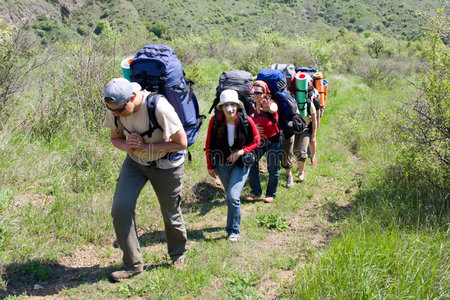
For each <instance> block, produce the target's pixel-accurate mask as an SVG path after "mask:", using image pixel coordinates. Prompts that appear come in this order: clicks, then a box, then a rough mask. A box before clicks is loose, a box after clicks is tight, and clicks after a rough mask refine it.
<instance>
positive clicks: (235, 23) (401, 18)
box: [0, 0, 442, 40]
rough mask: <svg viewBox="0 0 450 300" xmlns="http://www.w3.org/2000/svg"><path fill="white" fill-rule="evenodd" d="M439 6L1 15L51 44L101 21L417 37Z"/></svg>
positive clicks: (392, 1)
mask: <svg viewBox="0 0 450 300" xmlns="http://www.w3.org/2000/svg"><path fill="white" fill-rule="evenodd" d="M440 5H442V4H441V2H440V1H438V0H431V1H426V2H425V1H422V2H420V1H416V0H407V1H398V0H383V1H364V2H360V1H356V0H334V1H325V0H318V1H315V2H309V1H306V0H278V1H268V0H258V1H215V0H202V1H198V0H185V1H178V0H164V1H163V0H141V1H136V0H134V1H128V0H118V1H106V0H100V1H95V0H35V1H30V0H5V1H4V2H3V1H2V2H1V3H0V17H2V19H3V21H6V22H13V23H16V22H18V21H20V20H23V19H30V21H31V24H32V25H33V26H32V28H33V30H34V31H35V32H36V33H37V34H38V35H40V36H41V37H46V38H48V39H51V40H55V39H63V40H64V39H71V38H76V37H81V36H82V35H84V34H86V33H87V32H89V31H93V30H94V29H95V28H96V26H97V25H98V23H99V21H100V20H103V22H105V21H107V22H108V24H115V25H116V26H118V27H119V28H123V29H127V28H128V29H131V30H132V31H133V30H134V29H135V28H136V27H141V28H142V26H146V27H147V28H148V29H149V30H152V31H153V32H156V33H157V35H158V33H159V34H160V35H165V36H166V37H168V36H170V35H182V34H187V33H190V32H193V33H196V34H201V33H205V32H211V31H212V30H219V31H222V32H223V34H227V35H233V36H235V37H239V38H243V39H249V38H251V37H252V35H253V34H254V33H255V32H259V31H261V30H264V31H279V32H284V33H286V34H294V33H295V34H300V35H303V34H307V33H308V32H311V31H312V30H313V29H314V27H316V25H321V24H322V26H323V25H325V28H326V30H337V29H347V30H350V31H355V32H363V31H365V30H371V31H375V32H379V33H382V34H385V35H389V36H395V37H399V38H405V39H414V38H417V37H419V36H420V35H421V34H422V32H423V25H422V16H421V13H422V12H429V11H433V10H434V9H435V8H437V7H439V6H440ZM61 32H65V33H61ZM324 32H325V31H324V30H322V33H324Z"/></svg>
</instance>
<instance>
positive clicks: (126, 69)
mask: <svg viewBox="0 0 450 300" xmlns="http://www.w3.org/2000/svg"><path fill="white" fill-rule="evenodd" d="M133 58H134V56H128V57H127V58H124V59H122V61H121V62H120V67H121V68H122V74H123V78H125V79H127V80H128V81H131V75H132V74H133V73H131V69H130V64H131V62H132V61H133Z"/></svg>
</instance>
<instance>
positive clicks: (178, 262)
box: [172, 255, 187, 270]
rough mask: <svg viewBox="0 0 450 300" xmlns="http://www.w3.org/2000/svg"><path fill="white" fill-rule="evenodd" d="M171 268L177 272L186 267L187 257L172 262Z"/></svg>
mask: <svg viewBox="0 0 450 300" xmlns="http://www.w3.org/2000/svg"><path fill="white" fill-rule="evenodd" d="M172 266H173V267H174V268H175V269H179V270H181V269H184V267H186V266H187V257H186V255H183V256H180V257H178V258H177V259H176V260H174V261H173V262H172Z"/></svg>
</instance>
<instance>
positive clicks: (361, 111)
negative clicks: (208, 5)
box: [0, 59, 449, 299]
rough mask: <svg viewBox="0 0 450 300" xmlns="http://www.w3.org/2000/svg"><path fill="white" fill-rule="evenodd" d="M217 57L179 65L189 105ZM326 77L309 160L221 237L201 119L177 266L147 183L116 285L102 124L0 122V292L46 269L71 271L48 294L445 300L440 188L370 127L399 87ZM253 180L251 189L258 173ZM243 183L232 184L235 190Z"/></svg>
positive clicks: (391, 114) (218, 193) (388, 109)
mask: <svg viewBox="0 0 450 300" xmlns="http://www.w3.org/2000/svg"><path fill="white" fill-rule="evenodd" d="M227 68H229V66H228V62H227V61H221V60H217V59H205V60H201V61H200V62H199V63H198V68H197V69H195V68H192V69H189V68H188V70H187V71H188V74H189V73H190V74H191V75H195V76H197V78H196V79H197V81H198V82H199V89H198V98H199V101H200V106H201V111H202V113H205V114H206V113H207V110H208V109H209V106H210V103H211V102H212V100H213V97H214V87H215V85H216V84H217V80H218V77H219V75H220V73H221V72H222V71H223V70H225V69H227ZM326 75H327V76H326V77H327V79H328V82H329V83H330V88H329V91H328V105H327V108H326V110H325V114H324V117H323V119H322V122H321V127H320V129H319V133H318V154H317V155H318V157H317V158H318V162H319V165H318V166H317V167H312V166H311V165H310V164H309V163H308V165H307V166H306V171H305V174H306V180H305V182H303V183H297V184H296V185H295V187H294V188H292V189H286V188H284V187H283V186H282V185H284V183H285V176H284V172H283V171H282V172H281V176H280V187H279V189H278V192H277V198H276V199H275V201H274V202H273V203H271V204H266V203H263V202H262V201H256V202H244V201H243V202H242V212H243V214H242V215H243V217H242V228H241V229H242V237H241V240H240V241H239V243H237V244H230V243H229V242H228V241H227V240H226V232H225V229H224V227H225V220H226V211H227V208H226V205H225V199H224V193H223V191H222V190H221V189H220V188H218V187H217V186H215V185H214V182H213V181H212V180H211V178H209V176H208V174H207V172H206V163H205V157H204V152H203V148H204V140H205V135H206V130H207V125H203V127H202V129H201V132H200V137H199V141H198V142H197V143H196V144H194V146H193V147H192V148H191V149H190V150H191V152H192V154H193V161H192V162H190V163H186V171H185V187H184V190H183V205H182V207H183V213H184V218H185V221H186V226H187V230H188V241H189V242H188V248H189V252H188V262H189V264H188V266H187V268H186V269H185V270H175V269H172V268H170V267H169V262H170V259H169V258H168V256H167V253H166V245H165V238H164V234H163V228H164V227H163V221H162V218H161V215H160V213H159V205H158V203H157V201H156V199H155V194H154V191H153V189H152V188H151V186H150V185H147V186H146V187H145V188H144V190H143V191H142V194H141V196H140V198H139V200H138V204H137V208H136V223H137V226H138V229H139V232H140V236H141V245H142V252H143V257H144V262H145V272H144V273H143V274H142V275H140V276H138V277H136V278H133V279H130V280H127V281H125V282H122V283H119V284H110V283H109V282H108V281H107V277H108V275H109V273H110V272H111V271H112V270H113V269H114V268H116V267H117V266H118V264H119V263H120V250H119V249H114V248H112V246H111V245H112V243H113V241H114V238H115V237H114V232H113V228H112V222H111V217H110V207H111V201H112V195H113V191H114V185H115V181H116V178H117V176H118V172H119V170H120V165H121V162H122V161H123V158H124V153H121V152H120V151H118V150H117V149H114V148H113V147H112V146H111V144H110V141H109V132H108V131H107V130H105V129H99V130H98V131H90V130H82V129H83V128H76V129H78V130H71V129H70V128H66V127H63V128H62V129H61V130H60V131H57V132H52V133H51V136H52V138H51V139H45V138H42V137H40V136H36V135H32V134H29V132H28V131H26V130H20V128H18V129H16V130H10V131H8V130H4V131H2V132H1V136H0V140H1V141H2V144H1V146H0V155H1V157H2V159H1V161H0V185H1V188H0V216H1V218H0V262H1V264H0V274H1V280H0V296H2V297H3V296H4V295H8V294H9V295H10V296H11V298H12V297H13V295H20V294H22V293H28V294H33V291H30V290H31V289H29V288H28V287H27V284H28V282H31V280H34V281H37V282H40V283H42V282H50V281H52V280H56V279H55V276H56V275H57V274H60V275H61V274H63V275H66V274H67V273H70V272H73V273H77V272H81V274H78V273H77V274H76V275H74V276H76V278H75V279H74V280H68V282H70V283H71V284H70V285H68V286H67V287H66V288H65V289H63V290H62V291H61V292H60V294H61V295H67V296H69V297H73V298H86V299H87V298H92V297H101V298H126V297H142V298H155V299H156V298H170V299H172V298H202V299H217V298H227V299H258V298H271V297H280V298H298V299H347V298H350V299H362V298H364V299H365V298H388V299H406V298H415V299H422V298H448V292H447V291H448V288H449V273H448V267H447V265H448V252H449V249H448V245H449V243H448V242H449V241H448V200H447V198H446V197H447V196H446V194H445V193H443V192H442V191H436V190H433V189H431V188H430V187H429V186H428V185H426V184H423V183H422V184H421V185H418V184H417V183H418V182H420V180H417V181H414V180H413V179H414V178H412V177H408V178H403V176H402V174H403V173H402V170H401V168H399V167H398V166H397V165H396V164H395V154H394V153H392V149H391V147H390V145H389V144H387V141H386V139H385V137H384V131H383V125H384V124H383V121H382V120H383V118H384V117H388V118H395V110H394V109H395V106H396V105H397V104H396V103H398V102H397V100H399V99H400V100H405V99H408V97H410V94H411V87H410V86H408V85H401V87H402V88H401V89H400V90H393V89H390V88H384V87H381V88H379V89H370V88H368V87H367V85H366V84H365V83H364V82H363V81H362V80H361V79H360V78H359V77H356V76H347V75H345V76H344V75H342V74H326ZM195 76H194V77H195ZM393 99H395V100H396V101H393ZM91 121H92V120H91ZM71 122H73V120H68V122H67V124H68V125H69V126H73V124H76V122H73V124H72V123H71ZM91 123H92V122H91ZM67 124H66V125H67ZM76 126H77V125H76ZM99 126H100V124H99ZM25 127H26V126H25ZM79 127H82V126H79ZM26 128H28V127H26ZM261 178H262V182H263V189H265V187H266V182H267V174H266V173H265V174H261ZM248 192H249V188H248V187H245V188H244V191H243V195H245V194H246V193H248ZM274 229H275V230H274ZM86 247H93V248H94V249H95V251H93V252H91V253H88V254H89V255H92V256H93V258H96V257H98V258H99V259H100V261H102V266H99V265H97V266H91V267H69V271H66V272H62V271H61V270H64V268H65V267H64V266H63V265H61V264H62V261H63V260H64V259H67V258H68V257H70V255H73V256H75V257H76V255H79V252H77V250H80V249H81V250H85V249H86ZM117 258H118V259H117ZM79 259H80V260H83V259H85V258H83V257H82V256H80V257H79ZM84 268H86V269H85V270H84V272H83V269H84ZM91 273H92V274H91ZM13 279H15V280H19V281H18V283H17V282H13V281H12V280H13ZM34 281H33V282H34ZM11 288H13V290H12V289H11Z"/></svg>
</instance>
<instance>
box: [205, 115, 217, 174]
mask: <svg viewBox="0 0 450 300" xmlns="http://www.w3.org/2000/svg"><path fill="white" fill-rule="evenodd" d="M213 123H214V116H213V117H212V118H211V119H210V120H209V124H208V134H207V135H206V141H205V155H206V166H207V168H208V173H209V175H210V176H212V177H213V178H216V176H215V175H216V173H217V172H211V171H212V170H214V168H213V166H212V164H211V156H212V155H211V152H210V149H211V148H210V146H211V131H212V127H213ZM213 174H214V176H213Z"/></svg>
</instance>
